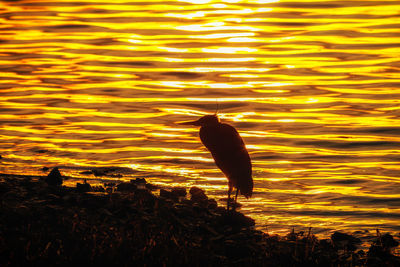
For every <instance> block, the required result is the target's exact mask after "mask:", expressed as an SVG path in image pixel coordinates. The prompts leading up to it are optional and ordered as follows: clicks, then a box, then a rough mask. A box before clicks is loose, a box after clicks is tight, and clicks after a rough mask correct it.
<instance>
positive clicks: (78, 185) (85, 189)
mask: <svg viewBox="0 0 400 267" xmlns="http://www.w3.org/2000/svg"><path fill="white" fill-rule="evenodd" d="M76 190H78V192H90V191H91V190H92V187H91V186H90V184H88V183H87V181H86V179H85V180H84V183H83V184H81V183H76Z"/></svg>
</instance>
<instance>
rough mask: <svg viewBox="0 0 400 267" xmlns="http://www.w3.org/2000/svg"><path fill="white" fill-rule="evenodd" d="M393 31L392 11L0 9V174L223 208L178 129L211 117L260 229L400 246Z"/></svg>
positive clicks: (154, 4)
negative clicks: (139, 187) (230, 144)
mask: <svg viewBox="0 0 400 267" xmlns="http://www.w3.org/2000/svg"><path fill="white" fill-rule="evenodd" d="M399 29H400V2H398V0H396V1H390V0H388V1H367V0H363V1H359V0H354V1H324V0H322V1H298V0H293V1H286V0H285V1H279V0H258V1H257V0H254V1H242V0H222V1H214V0H183V1H173V0H172V1H159V0H147V1H140V0H130V1H123V0H119V1H107V2H102V1H90V0H86V1H72V0H58V1H43V0H31V1H2V2H1V3H0V63H1V64H0V68H1V72H0V122H1V123H0V136H1V140H0V155H1V156H2V159H0V160H1V161H0V172H2V173H29V174H41V175H43V172H42V171H41V168H42V167H43V166H48V167H53V166H61V168H60V169H61V171H62V172H63V173H64V174H67V175H71V176H76V177H87V178H88V179H99V178H98V177H94V176H91V175H88V176H85V175H83V174H81V172H83V171H85V170H88V169H91V168H92V167H107V166H108V167H122V168H121V169H117V170H116V171H115V172H114V173H113V174H118V173H122V174H123V178H122V180H123V179H130V178H132V177H146V178H147V179H148V180H149V181H151V182H153V183H156V184H160V185H165V186H176V185H180V186H192V185H196V186H199V187H202V188H204V189H205V190H206V191H207V193H208V194H210V195H212V196H213V197H215V198H217V199H222V198H223V197H225V194H226V191H227V182H226V178H224V176H223V174H222V173H221V172H220V171H219V170H218V169H217V168H216V166H215V165H214V162H213V160H212V158H211V155H210V154H209V152H208V151H207V150H206V149H205V148H204V147H203V146H202V144H201V143H200V140H199V138H198V129H196V128H191V127H187V126H185V127H184V126H182V125H179V124H177V122H181V121H185V120H194V119H197V118H199V117H200V116H201V115H203V114H212V113H214V112H215V111H216V109H217V106H218V109H219V111H218V114H219V116H220V118H221V119H222V120H223V121H224V122H227V123H229V124H231V125H233V126H235V127H236V128H237V129H238V131H239V132H240V134H241V136H242V137H243V139H244V140H245V143H246V145H247V148H248V150H249V153H250V155H251V158H252V161H253V173H254V180H255V192H254V195H253V197H252V198H251V199H249V200H246V199H244V198H243V197H240V202H241V203H242V204H243V207H242V211H244V212H245V213H246V214H248V215H251V216H253V217H254V218H256V220H257V226H258V228H259V229H261V230H264V231H269V232H287V231H288V230H289V229H291V227H295V228H296V229H298V230H301V229H306V228H308V227H309V226H311V227H313V228H314V231H315V232H320V233H329V231H331V230H332V229H344V230H348V231H353V230H369V231H373V230H374V229H375V228H377V227H379V228H380V229H383V230H387V231H392V232H396V231H399V230H400V186H399V183H400V173H399V171H400V164H399V160H400V124H399V116H400V105H399V102H400V74H399V73H400V48H399V47H400V30H399ZM126 168H129V169H126ZM128 170H131V171H128ZM103 178H107V179H116V180H118V179H119V178H115V177H111V176H110V177H103ZM221 204H223V203H222V202H221Z"/></svg>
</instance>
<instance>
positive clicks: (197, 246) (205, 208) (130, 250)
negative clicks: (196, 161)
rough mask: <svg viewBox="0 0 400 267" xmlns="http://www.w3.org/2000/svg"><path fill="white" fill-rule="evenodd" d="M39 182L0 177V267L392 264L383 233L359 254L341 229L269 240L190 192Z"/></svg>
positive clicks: (140, 183)
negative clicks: (326, 234) (319, 235)
mask: <svg viewBox="0 0 400 267" xmlns="http://www.w3.org/2000/svg"><path fill="white" fill-rule="evenodd" d="M53 174H54V172H53ZM55 175H56V178H57V177H58V174H55ZM48 181H49V178H48V177H47V178H43V179H35V178H32V177H28V176H25V177H21V176H11V175H0V196H1V206H0V209H1V211H0V255H1V256H0V266H32V265H43V266H50V265H52V266H55V265H68V266H76V265H80V266H82V265H87V266H93V265H100V266H104V265H110V266H144V265H147V266H163V265H164V266H188V265H190V266H214V265H221V266H227V265H234V266H400V260H399V257H397V256H394V255H393V254H392V249H393V248H394V247H396V246H397V245H398V242H397V241H396V240H394V239H393V237H392V236H391V235H389V234H384V235H381V234H380V233H378V236H377V239H376V241H375V242H374V243H373V244H371V247H370V249H369V251H366V252H364V251H362V250H359V249H357V245H358V244H359V243H360V240H359V239H357V238H355V237H353V236H351V235H348V234H345V233H340V232H336V233H334V234H333V235H332V237H331V239H322V240H319V239H317V238H316V237H315V236H314V235H313V234H312V233H311V230H310V231H308V232H299V233H296V232H295V231H292V232H291V233H289V234H288V235H287V236H284V237H281V236H276V235H268V234H265V233H263V232H261V231H257V230H254V229H253V226H254V220H253V219H251V218H249V217H247V216H245V215H243V214H242V213H239V212H232V211H231V212H229V213H227V212H226V209H225V208H222V207H219V206H218V205H217V202H216V201H215V200H213V199H209V198H208V197H207V195H205V194H204V191H202V190H201V189H199V188H195V187H194V188H191V189H190V190H189V193H188V192H187V190H186V189H185V188H174V189H161V190H160V196H157V195H155V194H153V193H152V192H151V189H153V188H154V187H153V186H151V185H150V184H148V183H146V181H145V180H144V179H136V180H132V181H131V182H127V183H120V184H117V185H116V184H112V183H110V184H107V185H106V186H105V188H103V187H96V186H90V185H89V184H88V183H86V182H84V183H78V184H77V186H76V187H75V188H70V187H65V186H60V185H58V182H56V183H52V182H50V184H49V183H48ZM49 264H50V265H49Z"/></svg>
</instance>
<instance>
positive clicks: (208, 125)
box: [181, 115, 253, 210]
mask: <svg viewBox="0 0 400 267" xmlns="http://www.w3.org/2000/svg"><path fill="white" fill-rule="evenodd" d="M181 124H184V125H196V126H201V128H200V139H201V141H202V143H203V144H204V145H205V146H206V147H207V149H208V150H209V151H210V152H211V154H212V156H213V158H214V160H215V164H217V166H218V167H219V168H220V169H221V171H222V172H223V173H224V174H225V176H226V177H227V178H228V181H229V183H228V184H229V190H228V204H227V210H229V205H230V198H231V193H232V190H233V188H234V187H235V188H236V196H235V204H234V207H233V209H235V205H236V201H237V196H238V193H239V192H240V193H241V194H242V195H244V196H245V197H246V198H249V197H251V195H252V193H253V178H252V176H251V160H250V156H249V153H248V152H247V150H246V146H245V145H244V142H243V140H242V138H241V137H240V135H239V133H238V132H237V131H236V129H235V128H233V127H232V126H231V125H229V124H226V123H221V122H220V120H219V118H218V116H217V115H206V116H203V117H201V118H200V119H198V120H197V121H190V122H183V123H181Z"/></svg>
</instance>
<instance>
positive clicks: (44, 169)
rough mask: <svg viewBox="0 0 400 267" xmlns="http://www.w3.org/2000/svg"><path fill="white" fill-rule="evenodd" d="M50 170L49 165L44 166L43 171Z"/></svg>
mask: <svg viewBox="0 0 400 267" xmlns="http://www.w3.org/2000/svg"><path fill="white" fill-rule="evenodd" d="M48 170H50V168H49V167H43V168H42V171H44V172H47V171H48Z"/></svg>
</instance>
